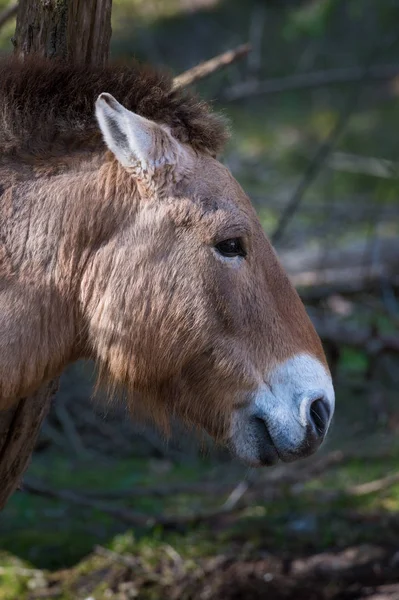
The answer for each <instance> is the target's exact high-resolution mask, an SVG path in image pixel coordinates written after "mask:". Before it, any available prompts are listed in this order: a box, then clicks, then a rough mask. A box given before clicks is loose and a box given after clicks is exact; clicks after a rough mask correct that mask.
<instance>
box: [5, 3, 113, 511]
mask: <svg viewBox="0 0 399 600" xmlns="http://www.w3.org/2000/svg"><path fill="white" fill-rule="evenodd" d="M111 7H112V0H20V2H19V8H18V15H17V27H16V32H15V38H14V46H15V52H16V54H17V55H18V56H20V57H21V58H23V56H24V55H26V54H30V53H33V52H35V53H38V54H40V55H42V56H45V57H47V58H61V59H63V60H67V61H71V62H84V63H90V64H104V63H105V62H106V61H107V58H108V53H109V43H110V39H111ZM57 387H58V382H54V381H53V382H51V383H49V384H47V385H44V386H43V387H42V388H41V389H40V390H39V391H38V392H37V393H36V394H34V395H33V396H32V397H30V398H22V399H21V400H20V401H19V402H18V404H17V405H16V406H15V407H13V408H11V409H10V410H6V411H2V412H0V509H1V508H3V507H4V506H5V504H6V502H7V500H8V499H9V497H10V496H11V494H12V493H13V492H14V490H15V489H16V488H17V487H18V485H19V482H20V480H21V477H22V475H23V473H24V471H25V469H26V468H27V466H28V464H29V461H30V457H31V455H32V452H33V449H34V446H35V443H36V440H37V437H38V435H39V431H40V427H41V424H42V422H43V420H44V418H45V417H46V415H47V413H48V410H49V408H50V404H51V400H52V399H53V397H54V396H55V393H56V391H57Z"/></svg>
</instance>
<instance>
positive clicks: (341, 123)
mask: <svg viewBox="0 0 399 600" xmlns="http://www.w3.org/2000/svg"><path fill="white" fill-rule="evenodd" d="M397 39H398V38H397V37H394V38H393V39H392V40H389V44H388V47H391V46H392V45H393V44H394V43H396V41H397ZM384 49H385V44H384ZM380 51H381V47H380V46H378V47H377V48H375V49H374V50H373V52H372V53H371V55H370V57H369V59H368V61H367V64H366V66H364V67H362V68H361V73H360V76H359V77H358V79H357V82H358V86H357V87H356V89H355V90H354V91H353V92H352V93H351V94H350V96H349V98H348V100H347V102H346V106H345V109H344V110H343V111H342V113H341V115H340V117H339V119H338V121H337V123H336V125H335V127H333V129H332V130H331V133H330V135H329V136H328V137H327V139H326V140H325V141H324V142H323V143H322V144H321V146H320V147H319V149H318V151H317V152H316V154H315V156H314V157H313V160H311V161H310V163H309V164H308V167H307V169H306V170H305V174H304V176H303V178H302V179H301V181H300V182H299V185H298V187H297V188H296V190H295V192H294V194H293V196H292V198H291V200H290V202H289V203H288V204H287V206H286V208H285V210H284V212H283V213H282V215H281V217H280V220H279V222H278V224H277V227H276V229H275V230H274V232H273V233H272V235H271V236H270V237H271V240H272V242H273V243H274V244H276V243H277V242H278V241H279V240H280V239H281V237H282V235H283V233H284V231H285V228H286V227H287V225H288V223H289V221H290V220H291V218H292V217H293V215H294V214H295V212H296V211H297V210H298V208H299V205H300V203H301V201H302V198H303V197H304V195H305V193H306V191H307V189H308V188H309V187H310V185H311V184H312V183H313V182H314V180H315V179H316V177H317V176H318V175H319V173H320V171H321V170H322V168H323V166H324V164H325V162H326V160H327V158H328V157H329V155H330V154H331V152H332V150H333V149H334V146H335V144H336V143H337V141H338V139H339V138H340V136H341V134H342V133H343V131H344V129H345V127H346V125H347V123H348V121H349V119H350V118H351V116H352V114H353V112H354V111H355V108H356V107H357V104H358V101H359V98H360V93H361V90H362V84H363V83H364V82H365V81H366V79H367V77H368V76H369V73H370V71H371V70H372V68H373V63H374V62H375V58H376V54H379V53H380Z"/></svg>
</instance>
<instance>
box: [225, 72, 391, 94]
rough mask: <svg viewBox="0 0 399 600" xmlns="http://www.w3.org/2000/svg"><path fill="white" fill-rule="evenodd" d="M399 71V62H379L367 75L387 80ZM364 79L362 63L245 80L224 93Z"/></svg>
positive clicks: (281, 89) (275, 91) (273, 90)
mask: <svg viewBox="0 0 399 600" xmlns="http://www.w3.org/2000/svg"><path fill="white" fill-rule="evenodd" d="M398 75H399V66H398V65H375V66H374V67H371V68H370V70H369V71H368V73H367V76H366V77H365V78H364V80H365V81H386V80H390V79H393V78H394V77H397V76H398ZM362 80H363V68H362V67H348V68H345V69H331V70H328V71H315V72H312V73H297V74H294V75H287V76H286V77H277V78H275V79H268V80H266V81H253V80H249V81H244V82H241V83H237V84H235V85H233V86H232V87H230V88H229V89H227V90H226V91H225V92H224V93H223V98H224V99H225V100H240V99H243V98H248V97H250V96H261V95H267V94H281V93H283V92H292V91H295V90H307V89H312V88H320V87H325V86H331V85H339V84H343V83H346V84H348V83H360V82H361V81H362Z"/></svg>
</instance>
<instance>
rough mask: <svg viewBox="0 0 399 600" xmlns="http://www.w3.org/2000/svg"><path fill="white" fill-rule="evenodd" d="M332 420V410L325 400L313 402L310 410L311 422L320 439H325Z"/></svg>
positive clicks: (318, 399)
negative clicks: (329, 422) (330, 419)
mask: <svg viewBox="0 0 399 600" xmlns="http://www.w3.org/2000/svg"><path fill="white" fill-rule="evenodd" d="M329 418H330V409H329V406H328V404H327V402H326V401H325V400H324V399H323V398H317V400H313V402H312V404H311V405H310V410H309V420H310V422H311V424H312V425H313V427H314V429H315V432H316V434H317V436H318V437H323V436H324V434H325V433H326V431H327V426H328V421H329Z"/></svg>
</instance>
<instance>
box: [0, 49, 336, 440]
mask: <svg viewBox="0 0 399 600" xmlns="http://www.w3.org/2000/svg"><path fill="white" fill-rule="evenodd" d="M134 69H135V70H134ZM134 69H132V70H129V69H126V68H119V67H118V68H113V67H109V68H107V69H103V70H95V69H94V70H93V69H90V70H88V69H87V68H86V67H84V68H83V67H77V68H76V69H74V70H71V68H70V67H63V66H61V65H55V66H53V65H52V64H51V65H47V64H46V65H44V64H42V63H40V62H36V61H33V62H29V64H28V63H26V64H25V65H22V66H21V65H19V64H18V63H16V62H13V61H12V62H3V63H2V65H1V67H0V111H1V113H0V114H1V120H0V144H1V145H2V146H3V148H5V149H4V150H3V151H2V154H1V155H0V408H1V407H3V408H5V407H6V406H8V405H9V404H10V403H12V402H13V401H14V400H15V399H16V398H18V397H19V396H22V395H26V394H29V393H30V392H31V391H33V390H34V389H36V388H37V387H38V386H39V385H40V384H41V383H42V382H43V381H45V380H47V379H49V378H51V377H53V376H54V375H56V374H57V373H59V372H61V371H62V369H63V368H64V367H65V365H66V364H68V363H70V362H71V361H73V360H76V359H77V358H80V357H90V358H93V359H94V360H95V361H96V362H97V364H98V366H99V370H100V375H101V377H102V378H103V379H104V380H105V381H107V382H109V383H110V385H111V386H115V387H119V386H121V387H123V388H127V389H128V391H129V399H130V403H131V405H132V408H135V409H137V410H139V411H140V412H142V413H143V412H144V413H146V414H147V415H151V416H152V417H153V418H154V419H155V420H156V421H157V422H158V423H159V424H161V425H162V426H165V427H166V425H167V422H168V420H169V418H170V417H171V416H175V415H177V416H179V417H182V418H184V419H185V420H186V421H188V422H190V423H192V424H194V425H198V426H201V427H205V428H206V429H207V430H208V431H209V432H210V433H211V434H212V435H214V436H215V437H217V438H224V437H226V435H227V433H228V427H229V422H230V418H231V414H232V411H233V409H234V408H235V407H236V406H237V405H238V404H240V403H245V402H246V400H247V394H248V393H250V392H252V391H253V390H254V389H255V388H256V386H257V385H258V384H259V382H260V381H262V380H263V379H264V378H266V380H267V374H268V373H270V371H271V369H272V368H273V367H274V366H275V365H276V364H278V363H280V362H282V361H284V360H285V359H287V358H289V357H290V356H293V355H295V354H297V353H300V352H306V353H309V354H312V355H314V356H316V357H318V358H319V359H320V360H322V361H324V360H325V359H324V354H323V350H322V348H321V344H320V340H319V338H318V336H317V335H316V333H315V331H314V329H313V327H312V325H311V323H310V321H309V319H308V317H307V315H306V312H305V310H304V307H303V305H302V303H301V301H300V299H299V297H298V295H297V293H296V291H295V290H294V289H293V288H292V286H291V284H290V283H289V281H288V279H287V277H286V275H285V273H284V271H283V269H282V267H281V266H280V264H279V262H278V259H277V258H276V256H275V253H274V251H273V249H272V247H271V245H270V243H269V242H268V240H267V239H266V237H265V235H264V233H263V230H262V228H261V225H260V223H259V221H258V219H257V217H256V214H255V211H254V209H253V207H252V206H251V204H250V202H249V200H248V198H247V197H246V195H245V194H244V192H243V191H242V189H241V188H240V186H239V185H238V183H237V182H236V181H235V180H234V178H233V177H232V176H231V174H230V173H229V172H228V170H227V169H226V168H225V167H223V166H222V165H221V164H220V163H219V162H217V161H216V160H215V159H214V158H212V157H211V156H210V154H211V153H214V152H216V151H217V150H218V149H219V147H220V145H221V143H222V141H223V139H224V130H223V129H221V126H220V124H219V121H218V120H217V119H216V117H214V116H213V115H211V114H210V113H209V112H208V109H207V108H206V107H205V106H204V105H202V104H195V103H194V100H193V99H192V98H191V97H182V96H181V95H180V94H176V93H170V81H168V80H166V79H164V77H163V76H160V75H157V74H154V73H153V72H150V71H140V70H138V68H137V67H135V68H134ZM53 78H54V80H53ZM103 91H110V92H112V93H113V94H115V96H117V97H118V100H120V101H122V102H124V103H126V106H127V107H128V108H136V109H137V110H140V111H141V113H142V114H145V115H146V116H147V117H152V118H153V119H155V120H157V121H160V122H162V123H163V124H165V123H166V124H168V125H169V126H170V127H171V130H172V133H173V135H174V137H175V138H176V139H178V140H180V141H183V142H189V143H188V144H185V145H184V148H185V156H187V162H185V163H184V164H180V165H177V166H175V168H174V169H173V170H172V171H171V170H170V169H167V170H164V171H162V172H160V173H158V174H156V176H154V177H152V178H151V179H148V178H147V177H146V176H143V177H141V176H139V174H138V173H134V172H129V170H126V169H124V168H122V166H121V165H120V164H119V163H118V162H117V161H116V160H115V159H114V157H113V156H112V155H111V154H110V153H109V152H104V150H103V148H104V146H103V143H102V142H100V139H99V136H98V132H97V130H96V126H95V122H94V121H93V118H92V113H93V102H94V99H95V95H96V94H97V93H99V92H103ZM35 127H36V129H35ZM93 140H95V143H94V142H93ZM72 149H73V150H74V152H72ZM45 157H48V158H47V159H46V160H44V158H45ZM161 192H162V193H161ZM235 236H240V237H242V238H243V239H245V243H246V246H247V248H248V256H247V258H246V259H245V263H244V264H243V265H242V267H241V268H239V269H236V268H234V267H231V266H226V264H224V263H223V261H222V260H220V259H219V258H218V257H217V256H216V255H215V252H214V250H213V246H214V244H215V243H217V242H218V241H221V240H223V239H227V238H230V237H235Z"/></svg>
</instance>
